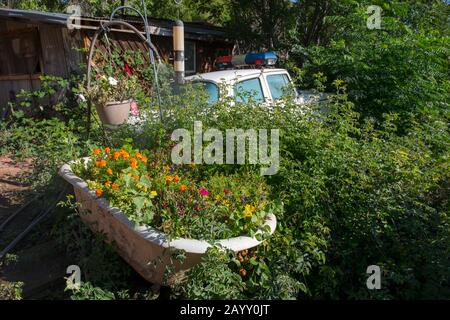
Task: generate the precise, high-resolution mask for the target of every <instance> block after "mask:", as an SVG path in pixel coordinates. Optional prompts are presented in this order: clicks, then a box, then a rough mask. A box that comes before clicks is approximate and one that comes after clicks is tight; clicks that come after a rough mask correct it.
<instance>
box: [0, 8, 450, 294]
mask: <svg viewBox="0 0 450 320" xmlns="http://www.w3.org/2000/svg"><path fill="white" fill-rule="evenodd" d="M241 2H242V1H233V2H232V3H233V5H236V6H238V5H240V3H241ZM372 2H374V3H372ZM301 3H302V4H299V5H301V6H303V8H304V11H302V12H303V13H302V14H303V15H304V16H305V17H310V18H305V21H303V20H302V22H300V23H299V24H295V27H292V28H291V27H289V26H281V27H279V28H277V29H276V30H275V31H276V33H275V34H274V35H272V36H271V37H274V38H275V39H276V41H272V43H269V44H267V43H256V42H255V43H253V42H251V43H250V42H249V40H247V42H245V41H246V39H242V41H244V43H246V44H247V45H248V46H250V47H253V48H255V49H256V48H258V49H260V48H271V49H274V48H275V49H279V50H280V52H282V51H283V52H288V53H289V54H290V59H289V60H285V61H283V63H284V64H285V65H286V66H287V67H289V68H290V70H293V71H298V75H299V76H300V77H299V79H298V83H299V84H300V85H301V86H302V87H306V86H307V87H311V88H314V89H315V90H318V91H324V90H325V91H328V92H333V93H334V95H332V96H330V98H329V99H328V100H327V101H326V102H324V105H321V106H319V105H311V106H310V108H311V109H310V110H309V112H307V113H299V112H298V108H297V107H296V106H295V105H294V103H293V101H291V100H290V99H289V98H286V99H285V101H284V102H283V105H284V106H283V107H279V108H270V109H268V108H264V107H261V106H258V105H255V104H253V103H248V104H240V103H237V104H236V105H235V106H233V108H230V105H229V101H226V100H225V101H221V102H220V103H218V104H217V105H215V106H214V107H213V108H211V107H209V106H208V104H207V99H206V97H205V95H204V94H202V93H200V92H199V89H198V88H196V87H195V86H189V85H188V86H187V87H186V89H185V90H184V92H182V93H180V94H179V95H173V94H172V91H171V86H170V84H169V82H168V81H165V82H164V83H162V89H163V101H164V105H163V110H164V113H163V120H164V124H160V123H159V122H158V121H159V120H158V119H156V118H155V119H149V121H148V122H147V124H146V125H144V126H143V127H141V128H140V131H139V132H138V133H136V132H134V131H133V130H134V129H133V127H128V128H123V129H122V130H118V131H116V132H115V133H114V134H112V135H111V136H109V139H110V140H111V141H108V142H111V143H112V145H111V146H113V145H116V146H121V144H122V143H123V138H124V137H128V136H129V135H131V133H132V134H133V137H134V141H133V142H134V144H135V145H136V146H137V147H139V148H150V149H154V148H161V147H162V146H164V145H166V144H167V141H168V135H169V134H170V133H171V132H172V130H173V129H176V128H187V129H190V128H191V127H192V125H193V121H194V120H199V121H202V123H203V125H204V128H205V129H207V128H212V127H213V128H217V129H219V130H225V129H228V128H243V129H247V128H252V129H258V128H264V129H271V128H274V129H281V137H280V140H281V141H280V147H281V150H280V151H281V155H280V158H281V163H280V170H279V172H278V173H277V174H276V175H274V176H270V177H267V179H266V183H267V184H268V185H270V186H271V187H272V190H273V191H274V192H275V194H274V197H275V198H278V199H280V200H281V201H283V203H284V209H285V210H284V213H283V214H282V215H281V214H280V215H278V216H277V219H278V225H277V231H276V232H275V234H274V235H273V236H272V237H271V238H270V239H269V240H268V241H265V242H264V244H263V245H261V246H258V247H256V248H254V249H253V250H250V251H247V252H240V253H238V254H233V253H230V252H226V251H220V250H217V249H216V248H214V249H212V250H210V251H209V252H208V254H207V255H206V256H205V257H204V259H203V262H202V264H199V265H198V266H196V267H194V268H192V269H191V270H189V271H188V272H186V278H185V279H184V281H182V282H180V283H177V284H176V285H175V286H174V288H173V290H172V292H171V296H172V297H177V298H192V299H199V298H224V299H225V298H251V299H329V298H332V299H448V298H450V289H449V288H450V258H449V257H450V252H449V251H450V215H449V203H448V201H449V187H450V186H449V181H450V180H449V178H450V177H449V170H448V168H449V158H448V155H449V143H450V135H449V132H448V123H449V112H448V111H449V110H448V92H449V81H448V55H449V54H448V50H449V47H448V43H449V41H448V40H449V39H448V26H447V24H446V23H447V22H448V21H447V18H446V17H444V15H445V12H448V5H445V4H443V3H442V2H441V1H429V2H425V1H408V2H405V1H391V2H387V1H371V2H370V4H378V5H380V6H381V7H382V8H383V20H382V29H381V30H368V29H367V26H366V20H367V18H368V15H367V11H366V10H367V6H368V5H369V2H366V1H359V2H355V1H323V2H321V5H322V7H321V6H319V5H317V6H316V5H315V3H318V2H315V1H311V2H310V1H305V2H301ZM252 4H254V2H252V1H249V2H248V6H246V7H244V8H247V9H248V8H251V5H252ZM284 5H286V4H285V3H284ZM292 5H294V4H292ZM248 10H250V9H248ZM255 12H257V11H255ZM289 12H290V11H289ZM294 12H295V11H294ZM231 14H232V11H231ZM255 14H256V13H255ZM295 14H298V12H297V13H295ZM296 17H298V16H294V17H293V18H294V22H295V18H296ZM314 17H316V18H315V19H319V20H320V21H321V22H320V24H318V25H317V24H316V27H315V28H318V29H319V30H320V32H318V33H317V34H310V33H308V30H311V29H310V28H308V21H310V22H311V23H312V22H314V21H315V20H314ZM317 17H319V18H317ZM291 18H292V17H291ZM308 19H311V20H308ZM261 21H263V22H267V21H266V20H264V19H263V20H261ZM277 21H278V20H277ZM283 21H284V20H283ZM288 21H291V20H289V19H286V22H288ZM291 22H292V21H291ZM280 23H282V22H280ZM283 23H284V22H283ZM311 25H313V26H314V25H315V24H314V23H312V24H311ZM252 32H261V30H258V29H257V28H255V29H254V30H253V31H252ZM281 33H282V35H281V36H280V34H281ZM251 39H252V40H253V39H267V37H260V38H251ZM261 41H262V40H261ZM277 41H279V42H277ZM116 58H117V59H119V60H120V57H116ZM165 71H167V73H168V74H166V75H165V76H162V77H161V78H164V77H167V76H169V75H170V74H169V71H170V70H169V69H165ZM49 80H51V81H52V83H53V84H54V85H52V86H45V85H44V86H43V88H44V89H43V90H47V92H44V93H42V92H41V93H40V94H39V96H38V97H36V96H34V98H33V96H30V98H28V100H26V101H29V102H30V101H33V99H37V98H39V99H41V98H42V97H44V96H47V95H53V94H54V93H55V90H54V89H55V86H57V87H58V88H61V87H63V88H64V90H63V92H65V94H64V95H63V97H64V99H58V101H60V102H58V103H53V104H46V105H45V107H44V106H43V108H42V109H39V108H36V107H34V108H31V105H32V104H31V103H30V104H29V105H23V106H22V109H20V108H17V107H16V108H13V109H14V112H13V114H12V117H11V118H10V119H9V120H8V121H6V122H2V123H1V124H0V126H1V127H0V128H1V131H0V136H1V139H0V150H1V151H2V153H6V152H8V153H14V154H15V155H18V156H20V155H21V156H31V157H33V158H34V159H36V162H35V163H36V165H35V170H34V173H33V175H32V178H31V180H32V181H34V183H35V186H36V188H42V186H46V185H49V184H51V183H52V178H53V177H55V172H56V170H57V168H58V166H59V165H60V164H61V163H62V162H65V161H68V160H71V159H75V158H79V157H81V156H85V155H87V154H88V152H89V150H90V149H91V147H92V146H93V145H97V144H102V142H103V138H104V135H103V131H102V128H101V127H99V126H97V125H94V126H93V128H92V130H91V133H90V135H87V133H86V130H85V122H86V117H85V114H86V112H85V108H86V106H85V105H84V104H77V103H76V99H75V94H76V93H77V92H76V90H75V88H76V85H73V84H76V83H78V82H77V81H79V80H76V81H75V82H71V81H68V82H66V81H64V80H62V79H55V78H54V79H49ZM55 81H56V82H55ZM44 84H45V82H44ZM72 89H74V90H75V92H72ZM58 92H61V91H60V90H59V89H58ZM143 98H145V96H144V95H143ZM144 101H145V102H143V103H142V104H140V105H146V106H147V105H148V108H149V109H150V110H151V109H152V108H153V109H154V110H157V109H158V106H156V105H154V101H153V102H152V101H150V100H148V99H147V100H144ZM324 106H325V107H326V108H325V110H326V112H323V110H324V108H323V107H324ZM23 108H28V109H23ZM69 110H70V112H69ZM200 167H201V169H200V170H202V174H203V175H204V176H207V177H210V176H213V175H214V174H217V173H218V172H220V173H226V174H230V173H235V172H239V171H240V170H255V172H258V170H259V168H258V167H257V166H231V167H226V166H206V165H205V166H200ZM70 220H71V221H72V223H73V224H72V223H71V224H64V225H65V227H64V228H63V227H62V225H58V226H55V229H56V230H65V231H67V230H70V233H66V232H65V231H64V232H63V235H64V237H65V239H64V241H62V243H63V244H64V245H65V246H67V248H68V251H70V252H72V253H74V254H75V256H76V257H77V261H80V264H81V267H82V270H84V272H85V273H83V276H82V279H83V281H85V284H84V285H83V287H82V289H81V290H80V291H78V292H75V293H74V298H111V299H114V298H116V299H117V298H152V297H153V296H152V295H151V294H150V293H149V292H148V290H147V289H148V288H146V289H142V290H141V289H135V288H133V290H131V289H129V287H130V285H129V279H130V277H133V276H132V275H133V274H134V272H133V271H132V270H131V269H130V268H129V267H128V266H127V265H125V264H124V263H123V262H122V261H121V260H120V259H117V256H116V255H115V254H114V253H113V251H112V250H106V249H104V247H103V246H102V245H101V242H100V241H94V240H92V239H93V238H92V235H91V234H90V232H89V231H87V229H82V227H81V224H80V222H79V220H78V219H77V218H76V216H71V217H70ZM83 228H84V227H83ZM88 248H89V249H88ZM93 255H95V256H96V258H94V257H93ZM110 259H113V260H116V259H117V261H115V262H114V263H111V262H110ZM369 265H378V266H380V268H381V270H382V288H381V290H367V287H366V279H367V274H366V269H367V267H368V266H369ZM105 270H107V272H105ZM127 290H128V291H127ZM140 290H141V291H140ZM135 292H137V293H135Z"/></svg>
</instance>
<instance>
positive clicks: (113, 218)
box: [59, 158, 277, 285]
mask: <svg viewBox="0 0 450 320" xmlns="http://www.w3.org/2000/svg"><path fill="white" fill-rule="evenodd" d="M84 161H89V158H84ZM72 163H74V162H72ZM70 164H71V163H69V164H65V165H63V166H62V167H61V169H60V171H59V174H60V175H61V176H62V177H63V178H64V179H65V180H66V181H67V182H69V183H70V184H72V185H73V187H74V191H75V196H76V200H77V203H78V206H79V211H80V213H81V215H80V216H81V219H82V220H83V221H84V222H85V223H87V224H88V226H89V227H90V228H91V230H92V231H94V232H100V233H103V234H104V235H105V236H106V241H107V242H108V243H114V244H115V248H116V250H117V252H118V254H119V255H120V256H121V257H122V258H123V259H124V260H125V261H127V263H128V264H130V265H131V266H132V267H133V269H135V270H136V271H137V272H138V273H139V274H140V275H141V276H142V277H143V278H144V279H146V280H147V281H149V282H151V283H154V284H159V285H170V283H171V279H165V278H164V272H165V270H166V267H167V266H170V267H171V269H172V270H174V271H175V272H174V274H173V275H174V276H175V277H176V275H177V274H178V273H179V272H180V271H183V270H187V269H189V268H191V267H192V266H194V265H196V264H198V263H199V262H200V261H201V257H202V255H203V254H204V253H205V252H206V251H207V249H208V248H209V247H210V246H211V244H210V243H208V242H207V241H204V240H195V239H184V238H177V239H169V237H168V236H167V235H166V234H165V233H163V232H161V231H159V230H157V229H155V228H152V227H151V226H147V225H139V226H138V225H135V223H134V222H132V221H130V220H129V219H128V217H127V216H125V214H124V213H123V212H122V211H121V210H120V209H118V208H115V207H111V206H110V205H109V203H108V201H107V200H106V199H104V198H97V197H96V195H95V192H94V191H92V190H90V189H89V188H88V185H87V183H86V182H85V181H84V180H83V179H81V178H80V177H77V176H76V175H75V174H74V173H73V171H72V169H71V167H70ZM276 223H277V220H276V217H275V215H273V214H268V215H267V218H266V222H265V225H267V226H269V227H270V234H273V232H274V231H275V228H276ZM257 233H261V231H259V232H257ZM216 242H217V243H218V244H220V245H221V246H223V247H225V248H228V249H230V250H233V251H234V252H238V251H241V250H245V249H250V248H253V247H256V246H257V245H259V244H260V243H261V242H262V241H259V240H257V239H256V238H255V237H248V236H240V237H235V238H230V239H224V240H218V241H216ZM174 250H184V251H185V252H186V258H185V260H184V261H183V262H182V263H181V262H180V261H177V260H174V259H171V256H172V253H173V252H174Z"/></svg>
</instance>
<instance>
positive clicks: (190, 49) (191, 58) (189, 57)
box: [184, 41, 197, 75]
mask: <svg viewBox="0 0 450 320" xmlns="http://www.w3.org/2000/svg"><path fill="white" fill-rule="evenodd" d="M195 50H196V48H195V42H193V41H186V42H185V43H184V51H185V52H184V55H185V62H184V65H185V72H186V75H190V74H195V72H196V71H197V66H196V59H197V55H196V52H195Z"/></svg>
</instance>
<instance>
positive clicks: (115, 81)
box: [108, 77, 119, 86]
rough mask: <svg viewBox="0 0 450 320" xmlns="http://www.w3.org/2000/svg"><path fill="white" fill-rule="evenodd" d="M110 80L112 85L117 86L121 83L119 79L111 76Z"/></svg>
mask: <svg viewBox="0 0 450 320" xmlns="http://www.w3.org/2000/svg"><path fill="white" fill-rule="evenodd" d="M108 82H109V84H110V85H112V86H117V84H118V83H119V81H117V80H116V79H114V78H113V77H109V78H108Z"/></svg>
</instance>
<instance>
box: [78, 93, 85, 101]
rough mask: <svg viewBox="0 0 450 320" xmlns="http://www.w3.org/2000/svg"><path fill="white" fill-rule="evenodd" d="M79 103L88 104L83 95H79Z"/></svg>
mask: <svg viewBox="0 0 450 320" xmlns="http://www.w3.org/2000/svg"><path fill="white" fill-rule="evenodd" d="M78 102H86V97H85V96H84V95H83V94H82V93H79V94H78Z"/></svg>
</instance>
